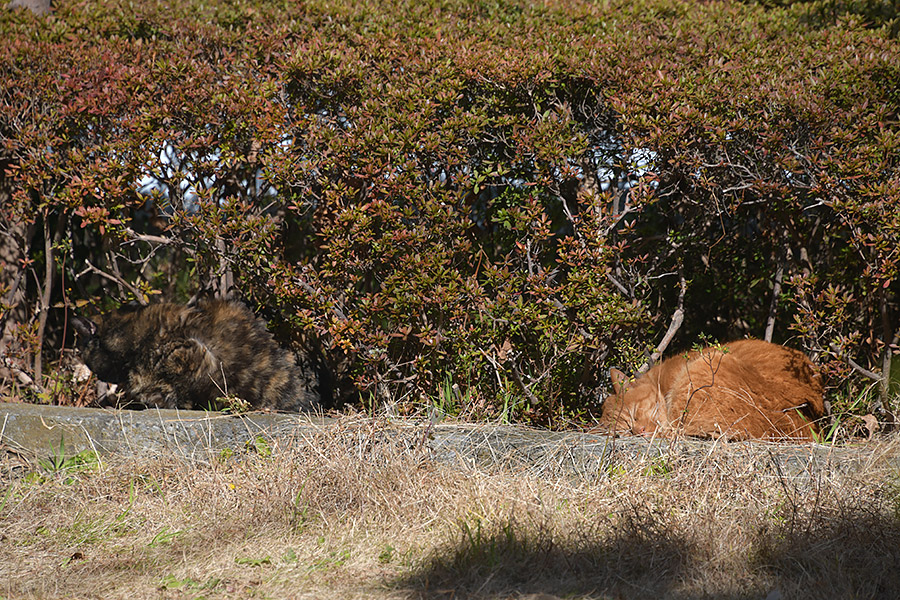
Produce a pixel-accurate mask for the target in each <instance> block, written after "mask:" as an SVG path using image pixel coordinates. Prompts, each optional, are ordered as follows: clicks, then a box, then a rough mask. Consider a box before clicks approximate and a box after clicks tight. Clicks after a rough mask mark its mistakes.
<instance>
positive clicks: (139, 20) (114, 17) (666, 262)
mask: <svg viewBox="0 0 900 600" xmlns="http://www.w3.org/2000/svg"><path fill="white" fill-rule="evenodd" d="M764 4H768V3H764ZM799 4H800V3H793V4H791V5H789V6H786V7H780V6H776V5H774V4H773V5H771V6H765V5H761V4H744V3H738V2H711V3H682V2H676V1H672V0H644V1H640V2H603V3H597V2H547V3H543V4H540V5H534V4H532V3H525V2H508V3H495V2H477V3H472V2H468V1H459V2H456V1H450V2H441V3H435V2H408V3H401V4H400V5H398V4H397V3H394V2H379V1H371V2H363V3H359V2H340V1H336V0H327V1H326V0H322V1H320V2H309V3H302V4H297V5H294V3H280V2H256V3H249V2H240V1H234V2H221V3H204V4H202V5H201V4H196V5H195V4H191V3H188V2H176V3H156V2H152V1H145V2H138V3H120V2H111V1H100V2H90V3H73V2H62V3H60V5H59V6H57V7H55V12H54V13H52V14H50V15H46V16H42V17H35V16H33V15H31V14H30V13H27V12H25V11H7V12H4V13H3V14H2V16H0V135H2V136H3V148H2V150H0V152H2V155H0V160H2V161H3V164H2V166H3V167H4V179H3V185H2V188H3V190H5V192H0V193H6V194H7V195H8V198H7V199H5V200H4V202H3V208H2V211H3V214H2V223H3V227H4V238H3V239H4V241H3V248H2V251H3V254H4V261H5V262H4V271H3V277H2V279H0V284H2V285H4V286H5V288H4V289H3V290H2V291H3V292H4V313H3V318H4V323H5V327H6V329H5V332H6V336H5V350H4V352H5V362H6V366H7V368H8V370H9V373H8V375H9V377H8V382H7V383H8V385H12V384H13V382H16V385H23V382H24V384H29V383H28V382H29V381H31V382H33V384H29V385H30V388H31V389H32V391H34V390H38V391H41V390H43V391H44V392H47V393H50V394H51V395H53V396H54V397H53V398H52V399H54V400H56V401H60V402H67V401H72V400H71V398H69V397H68V396H67V395H66V394H59V393H55V395H54V392H53V390H59V389H60V388H59V387H58V386H57V387H55V384H52V382H51V380H50V379H48V378H47V377H48V376H47V373H46V369H45V368H43V365H42V362H41V357H49V358H52V359H56V358H57V357H59V356H60V352H59V351H60V348H64V347H67V346H70V345H71V340H70V339H67V337H66V336H65V334H64V330H65V323H66V318H65V315H66V311H64V310H62V309H60V308H59V307H61V306H68V307H70V308H71V307H73V306H80V305H81V304H83V303H84V302H85V301H87V302H89V303H90V304H91V305H92V306H93V307H95V308H96V309H100V308H109V307H111V306H113V305H115V304H117V303H119V302H125V301H129V300H137V301H139V302H147V301H150V300H151V298H152V296H154V295H161V296H165V297H166V298H169V299H176V300H187V299H189V298H190V297H192V296H194V295H197V294H202V293H216V294H229V293H230V294H235V295H238V296H240V297H243V298H244V299H245V300H246V301H248V302H249V303H250V304H251V306H252V307H253V308H254V309H257V310H258V311H259V312H261V313H262V314H263V315H264V316H266V317H267V318H268V319H269V320H270V322H271V323H272V325H273V327H275V328H276V331H277V332H278V333H279V335H280V336H281V337H282V339H283V341H284V342H285V343H288V342H289V343H292V344H294V345H295V346H296V347H298V348H305V349H306V350H307V351H309V350H310V349H314V350H316V351H320V352H322V353H323V355H324V356H325V358H326V360H327V361H328V362H329V363H330V365H331V367H332V370H333V372H334V373H335V376H336V384H337V386H338V388H339V392H340V394H339V396H340V397H341V398H357V399H358V400H359V401H361V402H363V403H376V404H381V403H383V402H392V403H395V404H396V405H397V407H398V409H400V410H402V411H409V410H414V409H415V408H416V407H417V406H421V405H422V403H425V404H429V405H430V404H439V405H440V406H441V407H442V408H443V409H445V410H450V411H456V412H463V413H465V414H466V415H468V416H473V417H478V416H492V417H493V416H498V415H499V416H504V417H506V418H510V419H523V418H524V419H528V420H532V421H536V422H542V423H550V424H554V425H559V424H561V423H564V422H565V421H566V420H567V419H573V418H575V419H579V418H583V419H590V416H591V414H592V413H595V412H596V407H597V402H598V400H599V399H600V397H602V392H603V387H604V377H605V370H604V369H605V367H608V366H609V365H610V364H614V363H616V364H620V365H622V364H625V365H630V366H632V367H637V366H638V365H639V364H641V363H642V362H644V361H645V359H646V355H642V353H644V352H645V351H649V350H652V349H653V348H655V347H656V346H657V345H658V344H659V343H660V340H661V338H662V337H663V333H664V332H665V331H666V329H667V328H668V327H669V325H670V322H672V321H673V320H674V321H675V323H676V324H677V323H678V321H679V318H680V317H682V316H683V325H682V326H681V327H680V329H677V334H676V337H675V340H674V342H673V343H672V345H671V346H670V348H676V349H677V348H684V347H687V346H690V345H691V344H692V343H694V342H696V341H697V340H698V339H699V337H700V336H701V335H708V336H713V337H717V338H720V339H727V338H729V337H734V336H740V335H754V336H757V337H762V336H764V335H766V334H767V329H768V330H769V333H768V335H770V336H771V337H773V338H774V339H775V341H780V342H789V343H790V344H791V345H794V346H796V347H800V348H803V349H805V350H807V351H809V352H811V353H813V354H814V355H816V357H817V358H818V360H819V361H820V363H822V364H823V365H824V366H825V368H826V373H827V375H828V377H829V384H830V385H831V386H832V387H834V388H838V387H840V388H841V389H843V390H844V391H846V389H848V388H846V386H845V382H846V381H847V378H848V376H850V374H851V371H850V367H849V366H848V365H849V364H850V363H849V362H848V361H849V360H851V359H852V360H853V361H854V362H855V363H856V364H857V365H858V366H860V367H866V369H860V370H869V371H871V372H870V373H869V374H870V375H871V376H873V377H877V376H879V373H881V372H889V370H890V363H889V360H888V359H889V357H890V347H891V346H893V347H894V348H896V344H897V338H896V336H897V330H898V327H897V324H896V308H897V307H896V297H897V292H898V286H900V284H898V278H897V268H898V262H897V261H898V257H897V248H898V245H900V212H898V211H900V209H898V208H897V207H898V201H900V171H898V161H900V127H898V107H900V52H898V43H897V41H896V35H893V34H892V31H891V26H892V23H893V21H890V19H889V18H886V20H885V21H884V22H880V24H879V23H875V24H873V23H872V22H871V20H869V21H866V20H864V19H860V18H858V17H856V16H853V15H852V14H851V13H852V12H853V11H849V12H848V11H844V13H846V14H845V15H844V16H839V15H837V16H835V17H834V19H833V20H832V21H823V20H821V19H820V20H817V21H815V22H813V21H811V20H810V19H809V18H808V17H809V14H810V12H809V10H806V9H808V8H809V7H805V8H804V7H801V6H799ZM857 12H858V11H857ZM844 13H842V14H844ZM847 14H850V16H846V15H847ZM853 14H856V13H853ZM873 25H878V27H874V26H873ZM85 309H86V308H84V307H82V308H81V310H85ZM48 323H49V325H48ZM672 331H676V328H675V327H673V328H672ZM852 381H856V382H857V385H858V382H859V381H860V380H859V379H858V378H857V379H855V380H852ZM26 387H27V385H26ZM852 387H853V386H852V385H851V388H852ZM885 391H889V390H888V388H887V387H885ZM45 399H46V397H45ZM884 400H887V396H883V397H882V401H884ZM872 408H873V407H872V406H868V405H866V406H857V407H856V409H857V410H859V411H866V410H871V409H872ZM882 409H883V410H884V411H886V412H893V411H895V410H896V409H897V406H896V405H895V404H890V403H888V404H882Z"/></svg>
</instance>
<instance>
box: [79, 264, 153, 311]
mask: <svg viewBox="0 0 900 600" xmlns="http://www.w3.org/2000/svg"><path fill="white" fill-rule="evenodd" d="M84 262H85V264H86V265H87V268H85V269H84V270H83V271H82V272H81V273H78V274H77V275H75V279H80V278H81V277H82V276H83V275H84V274H85V273H88V272H90V273H95V274H97V275H99V276H100V277H103V278H104V279H107V280H109V281H112V282H113V283H117V284H119V285H120V286H122V287H124V288H126V289H128V291H129V292H131V293H132V295H134V298H135V300H137V301H138V302H139V303H140V304H141V306H147V301H146V300H145V299H144V293H143V292H142V291H140V290H139V289H137V288H136V287H134V286H133V285H131V284H130V283H128V282H127V281H125V280H124V279H122V278H121V277H118V276H116V275H110V274H109V273H107V272H106V271H103V270H101V269H98V268H97V267H95V266H94V265H92V264H91V261H89V260H85V261H84Z"/></svg>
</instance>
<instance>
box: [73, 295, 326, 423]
mask: <svg viewBox="0 0 900 600" xmlns="http://www.w3.org/2000/svg"><path fill="white" fill-rule="evenodd" d="M74 326H75V329H76V331H77V332H78V334H79V335H78V338H79V339H78V348H79V350H80V353H81V357H82V359H83V360H84V362H85V363H86V364H87V366H88V367H89V368H90V369H91V371H93V372H94V374H96V375H97V377H98V378H99V379H101V380H103V381H106V382H109V383H116V384H120V385H122V386H123V387H124V388H125V390H126V392H127V393H128V394H129V396H130V399H132V400H134V401H136V402H139V403H141V404H144V405H146V406H157V407H160V408H193V409H216V408H220V407H221V406H222V401H221V399H222V398H223V397H225V396H236V397H238V398H240V399H242V400H244V401H246V402H247V403H248V404H249V405H250V406H251V407H252V408H255V409H270V410H282V411H292V412H296V411H300V410H309V409H312V408H314V407H315V406H317V405H318V404H319V400H320V398H319V390H318V386H319V381H318V379H319V378H318V376H317V373H316V371H315V369H313V368H311V367H309V366H308V365H306V366H304V367H300V366H298V365H297V363H296V360H295V358H294V355H293V354H292V353H291V352H289V351H287V350H284V349H283V348H281V347H280V346H278V344H277V343H276V342H275V340H274V339H273V337H272V334H271V333H269V332H268V331H267V330H266V328H265V325H264V324H263V322H262V321H261V320H260V319H258V318H257V317H256V316H255V315H254V314H253V313H252V312H250V310H248V309H247V308H246V307H244V306H243V305H242V304H239V303H237V302H228V301H209V302H203V303H200V304H199V305H197V306H195V307H188V306H183V305H179V304H155V305H151V306H145V307H137V308H132V309H123V310H119V311H117V312H114V313H111V314H108V315H104V316H102V317H99V318H97V319H96V320H90V319H86V318H84V317H75V319H74Z"/></svg>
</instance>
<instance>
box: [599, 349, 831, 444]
mask: <svg viewBox="0 0 900 600" xmlns="http://www.w3.org/2000/svg"><path fill="white" fill-rule="evenodd" d="M611 375H612V382H613V390H614V393H613V394H612V395H610V396H609V397H608V398H607V399H606V401H605V402H604V404H603V414H602V416H601V418H600V425H601V428H602V429H605V430H607V431H615V432H631V433H634V434H637V435H648V434H654V435H660V436H672V435H675V434H677V433H683V434H684V435H689V436H697V437H722V436H724V437H726V438H728V439H739V440H746V439H793V440H813V439H814V434H816V433H818V431H819V428H818V423H817V421H818V420H819V419H820V418H821V417H822V415H823V414H824V403H823V399H822V396H823V388H822V382H821V376H820V375H819V373H818V371H817V370H816V368H815V366H814V365H813V364H812V363H811V362H810V361H809V359H808V358H807V357H806V356H805V355H804V354H803V353H801V352H799V351H797V350H793V349H791V348H785V347H784V346H779V345H776V344H770V343H768V342H763V341H760V340H740V341H735V342H731V343H729V344H725V345H724V346H719V347H709V348H704V349H703V350H700V351H692V352H688V353H686V354H680V355H677V356H672V357H671V358H668V359H666V360H664V361H663V362H661V363H660V364H658V365H656V366H655V367H653V368H652V369H650V370H649V371H648V372H647V373H646V374H644V375H642V376H640V377H637V378H636V379H634V380H629V379H628V378H627V377H626V376H625V375H624V374H623V373H622V372H621V371H619V370H617V369H613V370H612V371H611Z"/></svg>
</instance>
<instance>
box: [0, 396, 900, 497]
mask: <svg viewBox="0 0 900 600" xmlns="http://www.w3.org/2000/svg"><path fill="white" fill-rule="evenodd" d="M323 434H325V435H329V436H331V437H340V438H342V440H343V443H344V445H345V446H346V447H347V448H348V449H352V451H353V452H354V454H356V453H358V454H359V456H361V457H362V456H366V455H367V451H366V448H371V447H372V446H373V444H376V443H382V442H389V443H391V444H399V446H397V447H398V448H402V449H403V450H404V451H405V452H419V453H421V456H422V458H424V459H427V460H435V461H437V462H444V463H453V464H457V465H459V466H469V467H478V468H488V469H490V468H503V469H513V470H515V471H518V472H528V473H531V474H533V475H536V476H551V475H559V474H566V475H574V476H576V477H578V478H587V479H588V480H590V479H592V478H595V477H605V476H608V475H609V473H610V472H611V469H614V468H615V466H616V465H625V464H633V463H635V461H637V462H642V461H649V462H651V463H654V464H656V465H657V466H659V465H662V467H663V468H665V465H667V464H674V463H675V462H679V461H690V462H692V463H697V464H699V465H701V466H703V465H709V467H710V468H716V469H732V470H735V472H740V471H743V470H746V469H752V470H754V471H762V472H766V473H771V474H772V475H773V476H789V477H801V478H803V479H810V478H814V477H819V476H822V475H823V474H827V473H832V472H835V471H840V472H848V471H849V472H856V471H862V470H870V469H882V468H887V469H893V470H895V471H896V470H897V469H900V443H880V444H872V445H862V446H859V447H853V448H851V447H833V446H823V445H817V444H805V445H791V444H771V443H749V442H742V443H725V442H721V441H718V442H717V441H702V440H679V441H677V442H669V441H667V440H660V439H656V440H653V439H647V438H611V437H608V436H603V435H594V434H589V433H580V432H551V431H543V430H536V429H529V428H524V427H513V426H501V425H482V424H437V425H435V424H432V423H430V422H428V421H426V420H407V419H397V420H390V419H367V418H353V417H346V418H327V417H321V416H313V415H283V414H265V413H259V414H257V413H253V414H246V415H222V414H220V413H206V412H202V411H175V410H155V409H154V410H145V411H130V410H110V409H96V408H71V407H61V406H40V405H33V404H9V403H0V448H2V446H5V447H6V448H7V449H12V450H15V451H16V452H18V453H22V454H26V455H28V456H32V457H37V458H41V457H46V456H49V455H52V454H53V453H54V452H56V449H58V448H59V445H60V443H61V441H62V443H63V444H64V446H65V449H66V454H67V456H68V455H73V454H76V453H78V452H80V451H82V450H94V451H96V452H97V453H98V454H101V455H106V454H119V455H125V456H134V457H152V456H154V455H159V454H163V453H167V454H172V453H174V454H176V455H179V456H183V457H185V458H189V459H199V460H208V459H209V458H210V457H211V456H212V455H215V454H218V453H219V452H221V451H222V450H226V449H232V450H240V449H243V448H244V447H245V445H246V444H247V442H249V441H252V440H254V439H255V438H257V437H258V436H263V437H264V438H265V439H266V440H267V441H269V442H272V443H275V444H278V445H279V446H281V447H285V446H286V447H295V448H298V449H300V451H303V448H308V447H310V445H314V444H316V439H317V438H316V436H320V435H323ZM896 439H897V438H895V441H896Z"/></svg>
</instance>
